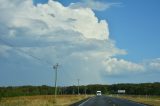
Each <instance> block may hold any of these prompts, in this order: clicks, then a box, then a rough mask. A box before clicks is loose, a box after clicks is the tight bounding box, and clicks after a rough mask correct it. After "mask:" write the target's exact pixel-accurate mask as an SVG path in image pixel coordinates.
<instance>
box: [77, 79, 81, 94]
mask: <svg viewBox="0 0 160 106" xmlns="http://www.w3.org/2000/svg"><path fill="white" fill-rule="evenodd" d="M79 80H80V79H77V81H78V95H79Z"/></svg>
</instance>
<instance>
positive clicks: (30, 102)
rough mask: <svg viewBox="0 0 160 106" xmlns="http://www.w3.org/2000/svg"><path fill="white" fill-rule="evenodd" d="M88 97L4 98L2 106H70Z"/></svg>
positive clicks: (44, 96) (1, 102)
mask: <svg viewBox="0 0 160 106" xmlns="http://www.w3.org/2000/svg"><path fill="white" fill-rule="evenodd" d="M87 97H88V96H85V95H58V96H57V97H56V98H54V96H51V95H43V96H42V95H40V96H21V97H7V98H2V99H1V101H0V106H69V105H70V104H73V103H76V102H78V101H81V100H83V99H85V98H87Z"/></svg>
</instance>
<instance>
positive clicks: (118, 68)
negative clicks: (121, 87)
mask: <svg viewBox="0 0 160 106" xmlns="http://www.w3.org/2000/svg"><path fill="white" fill-rule="evenodd" d="M159 4H160V1H159V0H140V1H139V0H56V1H52V0H33V1H32V0H26V1H22V0H14V1H10V0H1V1H0V14H1V15H0V86H20V85H50V86H53V85H54V76H55V71H54V69H53V65H54V64H56V63H59V65H60V66H59V67H58V85H59V86H68V85H76V84H77V79H80V84H81V85H86V84H115V83H144V82H159V81H160V79H159V77H160V55H159V54H160V46H159V45H160V42H159V39H160V30H159V28H160V21H159V19H160V13H159V10H160V7H159Z"/></svg>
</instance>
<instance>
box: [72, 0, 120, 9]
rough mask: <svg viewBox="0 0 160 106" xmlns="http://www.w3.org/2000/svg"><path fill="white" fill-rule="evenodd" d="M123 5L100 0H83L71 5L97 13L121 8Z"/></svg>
mask: <svg viewBox="0 0 160 106" xmlns="http://www.w3.org/2000/svg"><path fill="white" fill-rule="evenodd" d="M121 5H122V3H119V2H118V3H117V2H115V3H114V2H102V1H99V0H82V2H77V3H73V4H71V5H70V7H72V8H91V9H93V10H97V11H104V10H106V9H109V8H111V7H115V6H121Z"/></svg>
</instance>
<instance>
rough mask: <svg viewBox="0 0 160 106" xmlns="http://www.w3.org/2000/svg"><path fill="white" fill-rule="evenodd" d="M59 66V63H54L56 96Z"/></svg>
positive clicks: (55, 93) (55, 92)
mask: <svg viewBox="0 0 160 106" xmlns="http://www.w3.org/2000/svg"><path fill="white" fill-rule="evenodd" d="M58 67H59V64H58V63H57V64H55V65H53V69H54V70H55V85H54V87H55V90H54V96H55V98H56V95H57V71H58Z"/></svg>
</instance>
